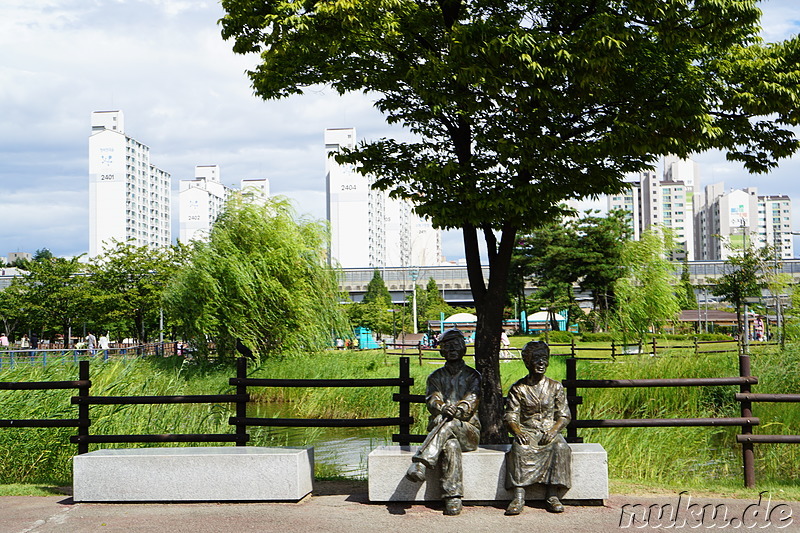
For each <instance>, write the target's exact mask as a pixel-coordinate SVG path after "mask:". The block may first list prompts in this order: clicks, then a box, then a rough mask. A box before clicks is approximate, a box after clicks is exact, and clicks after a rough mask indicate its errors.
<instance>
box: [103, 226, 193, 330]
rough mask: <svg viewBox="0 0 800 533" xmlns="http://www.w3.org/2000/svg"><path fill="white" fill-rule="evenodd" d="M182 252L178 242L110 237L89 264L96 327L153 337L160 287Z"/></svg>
mask: <svg viewBox="0 0 800 533" xmlns="http://www.w3.org/2000/svg"><path fill="white" fill-rule="evenodd" d="M185 253H186V251H185V249H184V248H183V247H182V246H176V247H165V248H152V247H149V246H136V245H134V244H131V243H129V242H118V241H112V243H111V246H110V247H109V249H108V250H105V251H104V253H102V254H99V255H97V256H96V257H94V258H93V259H92V262H91V264H90V266H89V272H90V274H91V285H92V290H93V298H92V306H93V308H94V309H95V322H96V324H97V327H98V328H100V330H102V331H111V332H112V334H114V335H115V336H123V337H130V338H133V339H138V340H139V341H140V342H148V341H150V340H154V339H155V338H156V336H157V332H158V331H159V328H160V326H161V319H162V315H161V311H162V307H163V306H162V303H161V300H162V298H163V295H164V290H165V289H166V286H167V283H168V281H169V280H170V279H171V278H172V276H173V275H174V274H175V272H176V271H177V269H178V268H179V266H180V265H181V263H182V262H183V260H184V259H185Z"/></svg>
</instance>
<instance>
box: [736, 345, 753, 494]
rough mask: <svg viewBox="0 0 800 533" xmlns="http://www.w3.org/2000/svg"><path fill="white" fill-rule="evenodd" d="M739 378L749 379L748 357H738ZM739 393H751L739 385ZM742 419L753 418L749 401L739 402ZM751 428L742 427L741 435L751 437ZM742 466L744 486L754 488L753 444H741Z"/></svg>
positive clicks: (746, 384)
mask: <svg viewBox="0 0 800 533" xmlns="http://www.w3.org/2000/svg"><path fill="white" fill-rule="evenodd" d="M739 376H740V377H743V378H744V377H750V356H749V355H740V356H739ZM739 392H741V393H743V394H745V393H749V392H751V390H750V384H749V383H744V384H742V385H739ZM741 414H742V418H750V417H752V416H753V404H752V402H751V401H750V400H742V401H741ZM752 434H753V426H752V425H751V424H744V425H742V435H752ZM742 466H743V467H744V486H745V487H746V488H748V489H751V488H753V487H755V486H756V469H755V456H754V454H753V443H752V442H742Z"/></svg>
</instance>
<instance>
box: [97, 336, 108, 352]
mask: <svg viewBox="0 0 800 533" xmlns="http://www.w3.org/2000/svg"><path fill="white" fill-rule="evenodd" d="M97 342H98V343H99V344H100V351H102V352H103V356H105V357H108V349H109V347H110V346H109V343H108V333H105V334H103V335H100V338H99V339H98V340H97Z"/></svg>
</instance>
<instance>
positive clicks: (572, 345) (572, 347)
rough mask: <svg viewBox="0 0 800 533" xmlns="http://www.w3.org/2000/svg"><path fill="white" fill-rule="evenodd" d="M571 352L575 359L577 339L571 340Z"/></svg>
mask: <svg viewBox="0 0 800 533" xmlns="http://www.w3.org/2000/svg"><path fill="white" fill-rule="evenodd" d="M569 342H570V350H569V353H570V355H571V356H572V357H575V337H572V338H570V340H569Z"/></svg>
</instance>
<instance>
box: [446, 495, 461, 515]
mask: <svg viewBox="0 0 800 533" xmlns="http://www.w3.org/2000/svg"><path fill="white" fill-rule="evenodd" d="M444 514H446V515H448V516H455V515H458V514H461V498H445V499H444Z"/></svg>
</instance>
